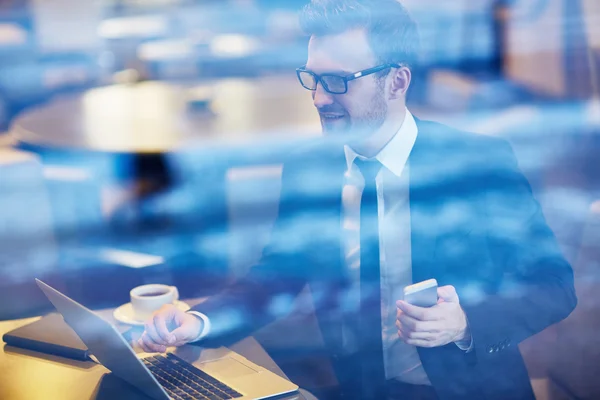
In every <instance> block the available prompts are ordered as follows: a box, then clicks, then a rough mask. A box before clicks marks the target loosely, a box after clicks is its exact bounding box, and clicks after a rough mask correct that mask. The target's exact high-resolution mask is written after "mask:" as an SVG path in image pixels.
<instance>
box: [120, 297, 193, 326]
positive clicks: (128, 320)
mask: <svg viewBox="0 0 600 400" xmlns="http://www.w3.org/2000/svg"><path fill="white" fill-rule="evenodd" d="M174 305H175V307H177V308H179V309H180V310H181V311H187V310H189V309H190V306H189V305H188V304H187V303H185V302H183V301H176V302H175V303H174ZM113 317H115V319H116V320H117V321H119V322H122V323H124V324H128V325H138V326H143V325H144V323H145V322H146V321H139V320H137V319H135V317H134V313H133V306H132V305H131V303H126V304H123V305H122V306H120V307H119V308H117V309H116V310H115V311H114V312H113Z"/></svg>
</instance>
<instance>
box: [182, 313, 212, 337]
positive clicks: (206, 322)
mask: <svg viewBox="0 0 600 400" xmlns="http://www.w3.org/2000/svg"><path fill="white" fill-rule="evenodd" d="M187 313H188V314H192V315H195V316H196V317H198V318H200V319H201V320H202V322H203V324H202V329H201V330H200V333H199V334H198V336H197V337H196V338H195V339H194V340H192V341H191V342H192V343H193V342H197V341H198V340H201V339H204V338H205V337H206V336H208V334H209V333H210V319H208V317H207V316H206V315H204V314H202V313H201V312H198V311H188V312H187Z"/></svg>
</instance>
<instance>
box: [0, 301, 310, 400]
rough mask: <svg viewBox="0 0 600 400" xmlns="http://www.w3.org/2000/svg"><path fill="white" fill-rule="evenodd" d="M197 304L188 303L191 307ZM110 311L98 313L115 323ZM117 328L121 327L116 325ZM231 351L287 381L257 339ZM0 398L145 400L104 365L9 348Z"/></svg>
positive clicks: (3, 358) (2, 353) (11, 325)
mask: <svg viewBox="0 0 600 400" xmlns="http://www.w3.org/2000/svg"><path fill="white" fill-rule="evenodd" d="M197 302H198V300H196V301H188V303H190V304H195V303H197ZM112 311H113V310H112V309H107V310H102V311H99V312H98V313H99V314H100V315H101V316H102V317H104V318H105V319H107V320H108V321H110V322H112V323H115V322H116V321H114V319H113V316H112ZM39 318H40V317H35V318H26V319H19V320H12V321H2V322H0V336H2V335H3V334H4V333H6V332H9V331H11V330H13V329H16V328H18V327H20V326H24V325H26V324H28V323H30V322H33V321H36V320H37V319H39ZM117 327H118V328H124V327H123V326H120V324H117ZM231 349H233V350H234V351H236V352H238V353H240V354H241V355H243V356H244V357H246V358H247V359H249V360H251V361H252V362H255V363H257V364H259V365H261V366H263V367H265V368H267V369H268V370H270V371H271V372H273V373H275V374H277V375H279V376H282V377H284V378H286V379H287V377H286V376H285V374H284V373H283V371H282V370H281V369H280V368H279V367H278V366H277V364H275V362H274V361H273V360H272V359H271V357H269V355H268V354H267V353H266V352H265V350H264V349H263V348H262V346H261V345H260V344H258V342H256V340H254V338H252V337H248V338H246V339H244V340H242V341H240V342H238V343H236V344H235V345H233V346H231ZM198 350H199V348H198V347H194V346H184V347H182V348H180V349H178V351H184V352H185V351H196V352H197V351H198ZM0 398H2V399H11V400H21V399H23V400H25V399H27V400H36V399H44V400H53V399H63V400H69V399H78V400H79V399H123V398H126V399H131V400H135V399H147V397H146V396H145V395H143V394H141V393H140V392H138V391H137V390H134V389H133V388H132V387H131V386H130V385H129V384H127V383H125V382H124V381H122V380H121V379H120V378H117V377H115V376H114V375H113V374H111V373H110V372H109V371H108V370H107V369H106V368H105V367H104V366H102V365H98V364H96V363H94V362H91V361H89V362H82V361H75V360H69V359H67V358H62V357H57V356H52V355H46V354H43V353H38V352H34V351H30V350H24V349H19V348H17V347H12V346H8V345H3V347H2V348H0ZM283 398H284V399H289V400H303V399H305V400H314V399H315V398H314V397H313V396H312V395H310V394H309V393H308V392H306V391H303V390H301V392H300V393H296V394H293V395H290V396H287V397H283Z"/></svg>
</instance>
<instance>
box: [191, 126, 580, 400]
mask: <svg viewBox="0 0 600 400" xmlns="http://www.w3.org/2000/svg"><path fill="white" fill-rule="evenodd" d="M417 125H418V128H419V134H418V137H417V140H416V143H415V146H414V148H413V150H412V152H411V155H410V158H409V163H410V211H411V240H412V243H411V244H412V257H413V259H412V269H413V280H414V281H415V282H419V281H422V280H425V279H429V278H435V279H437V280H438V283H439V284H440V286H442V285H453V286H455V287H456V289H457V292H458V294H459V297H460V300H461V305H462V306H463V308H464V310H465V312H466V315H467V318H468V321H469V326H470V330H471V334H472V337H473V344H474V349H473V351H471V352H469V353H465V352H463V351H461V350H460V349H458V347H457V346H455V345H454V344H449V345H446V346H442V347H437V348H419V349H418V351H419V355H420V358H421V361H422V363H423V366H424V368H425V371H426V372H427V375H428V376H429V379H430V380H431V382H432V384H433V386H434V387H435V389H436V391H437V393H438V395H439V396H440V398H441V399H459V398H460V399H466V398H469V399H481V398H490V399H492V398H493V399H533V392H532V389H531V385H530V382H529V378H528V375H527V371H526V369H525V365H524V362H523V359H522V357H521V354H520V352H519V349H518V346H517V345H518V343H520V342H521V341H523V340H524V339H526V338H528V337H529V336H532V335H534V334H535V333H537V332H540V331H541V330H543V329H544V328H546V327H548V326H549V325H551V324H554V323H556V322H558V321H560V320H562V319H564V318H565V317H566V316H568V315H569V313H570V312H571V311H572V310H573V309H574V307H575V305H576V303H577V300H576V296H575V290H574V287H573V272H572V269H571V267H570V265H569V264H568V262H567V261H566V260H565V259H564V257H563V256H562V254H561V252H560V250H559V248H558V245H557V243H556V240H555V237H554V235H553V233H552V232H551V230H550V229H549V227H548V225H547V224H546V221H545V219H544V216H543V214H542V212H541V209H540V206H539V204H538V203H537V201H536V200H535V199H534V197H533V195H532V192H531V189H530V186H529V184H528V182H527V180H526V179H525V177H524V176H523V174H522V173H521V172H520V171H519V169H518V166H517V162H516V159H515V157H514V154H513V152H512V149H511V148H510V145H509V144H508V143H506V142H505V141H504V140H501V139H498V138H492V137H487V136H483V135H475V134H470V133H465V132H459V131H456V130H453V129H451V128H448V127H446V126H443V125H440V124H436V123H432V122H423V121H417ZM345 168H346V164H345V158H344V152H343V150H342V149H341V148H339V147H336V146H326V145H323V146H317V147H314V148H311V149H310V150H308V151H305V152H298V153H297V154H295V155H294V156H293V157H291V158H290V160H289V162H287V163H286V164H285V165H284V170H283V178H282V179H283V180H282V194H281V202H280V209H279V218H278V220H277V223H276V227H275V229H274V231H273V235H272V240H271V244H270V246H269V247H268V248H267V249H266V251H265V253H264V255H263V258H262V261H261V262H260V264H259V265H257V266H255V267H253V268H252V269H251V272H250V273H249V274H248V275H247V276H246V277H245V278H244V279H242V280H240V281H238V282H237V283H235V284H233V285H232V286H231V287H229V288H228V289H227V290H226V291H225V292H223V293H222V294H220V295H218V296H215V297H213V298H211V299H210V300H208V301H207V302H205V303H203V304H202V305H200V306H198V307H196V310H197V311H200V312H202V313H204V314H206V315H207V316H208V317H209V318H210V319H211V323H212V332H211V334H210V335H209V338H207V339H210V340H211V341H216V342H217V343H224V341H225V340H226V338H232V337H240V336H243V335H248V334H251V333H252V332H253V331H254V330H256V329H258V328H260V327H261V326H263V325H265V324H266V323H268V322H271V321H272V320H273V319H274V318H275V316H276V315H278V314H277V313H276V312H274V309H275V308H277V307H274V305H282V304H283V305H286V304H291V301H290V300H291V299H292V298H293V296H295V295H296V294H297V293H298V292H299V291H300V290H301V289H302V287H303V286H304V285H305V284H307V283H308V284H310V286H311V292H312V294H313V299H314V303H315V308H316V314H317V319H318V321H319V325H320V328H321V331H322V334H323V337H324V340H325V343H326V347H327V350H328V352H329V354H330V356H331V360H332V362H333V366H334V370H335V372H336V375H337V377H338V380H339V381H340V383H341V387H342V390H346V392H347V393H352V392H353V388H352V385H353V382H354V379H353V378H354V375H353V374H354V373H355V371H353V370H352V368H350V367H349V366H350V365H351V363H349V362H348V359H347V357H348V356H347V355H346V352H345V351H344V349H343V347H342V340H341V328H340V319H339V317H340V314H341V311H340V299H341V298H342V297H343V296H342V294H343V292H344V289H345V288H346V287H347V284H348V277H347V275H346V269H345V266H344V263H343V260H342V257H341V255H342V252H341V248H340V245H341V236H340V235H341V224H340V218H341V191H342V186H343V183H344V180H343V174H344V171H345ZM354 393H356V392H354Z"/></svg>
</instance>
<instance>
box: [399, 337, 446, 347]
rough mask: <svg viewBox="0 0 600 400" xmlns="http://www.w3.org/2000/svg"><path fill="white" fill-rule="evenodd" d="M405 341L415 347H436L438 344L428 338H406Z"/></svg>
mask: <svg viewBox="0 0 600 400" xmlns="http://www.w3.org/2000/svg"><path fill="white" fill-rule="evenodd" d="M405 343H406V344H408V345H411V346H416V347H429V348H431V347H438V344H437V343H436V342H434V341H430V340H421V339H406V340H405Z"/></svg>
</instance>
